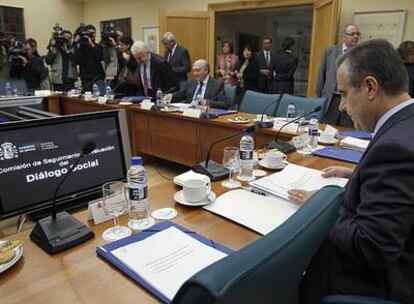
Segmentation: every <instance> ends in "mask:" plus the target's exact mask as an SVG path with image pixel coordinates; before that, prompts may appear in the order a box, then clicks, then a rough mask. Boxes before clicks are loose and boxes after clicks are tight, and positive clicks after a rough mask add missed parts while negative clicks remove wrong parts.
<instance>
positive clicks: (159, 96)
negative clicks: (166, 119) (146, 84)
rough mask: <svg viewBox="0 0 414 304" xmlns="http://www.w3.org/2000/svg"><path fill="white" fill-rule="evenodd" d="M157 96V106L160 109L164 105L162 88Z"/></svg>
mask: <svg viewBox="0 0 414 304" xmlns="http://www.w3.org/2000/svg"><path fill="white" fill-rule="evenodd" d="M156 96H157V100H156V103H155V107H157V108H158V109H159V108H161V107H162V98H163V97H164V94H163V93H162V91H161V89H160V88H158V90H157V94H156Z"/></svg>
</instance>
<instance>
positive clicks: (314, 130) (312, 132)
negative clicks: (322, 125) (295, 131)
mask: <svg viewBox="0 0 414 304" xmlns="http://www.w3.org/2000/svg"><path fill="white" fill-rule="evenodd" d="M318 131H319V130H318V128H315V127H309V131H308V134H309V136H318Z"/></svg>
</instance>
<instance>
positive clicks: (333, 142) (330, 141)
mask: <svg viewBox="0 0 414 304" xmlns="http://www.w3.org/2000/svg"><path fill="white" fill-rule="evenodd" d="M318 143H320V144H324V145H335V144H336V143H338V140H337V139H336V138H332V139H331V140H328V141H325V140H322V139H321V138H320V137H319V138H318Z"/></svg>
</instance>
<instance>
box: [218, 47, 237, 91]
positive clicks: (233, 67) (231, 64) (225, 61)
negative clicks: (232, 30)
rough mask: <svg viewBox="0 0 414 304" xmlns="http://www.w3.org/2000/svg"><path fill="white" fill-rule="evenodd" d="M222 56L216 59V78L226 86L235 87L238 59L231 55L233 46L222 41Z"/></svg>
mask: <svg viewBox="0 0 414 304" xmlns="http://www.w3.org/2000/svg"><path fill="white" fill-rule="evenodd" d="M221 49H222V51H223V53H222V54H220V55H218V57H217V68H216V78H217V79H218V80H220V81H221V82H223V83H224V84H228V85H233V86H235V85H237V77H236V73H237V65H238V61H239V58H238V57H237V55H235V54H234V53H233V51H234V49H233V44H232V43H231V41H230V40H224V41H223V42H222V44H221Z"/></svg>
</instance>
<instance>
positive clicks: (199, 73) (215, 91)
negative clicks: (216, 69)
mask: <svg viewBox="0 0 414 304" xmlns="http://www.w3.org/2000/svg"><path fill="white" fill-rule="evenodd" d="M209 72H210V66H209V64H208V62H207V60H205V59H199V60H197V61H196V62H194V64H193V75H194V79H192V80H190V81H189V82H188V83H187V84H186V86H185V87H184V88H183V89H182V90H180V91H179V92H176V93H173V94H167V95H165V96H164V99H163V100H164V101H165V102H167V103H169V102H187V103H193V104H196V103H197V102H198V99H200V98H201V99H205V100H209V102H210V104H209V106H210V107H212V108H218V109H227V108H228V106H227V104H226V101H225V100H226V96H225V93H224V84H223V83H222V82H221V81H219V80H217V79H214V78H212V77H210V76H209Z"/></svg>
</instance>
